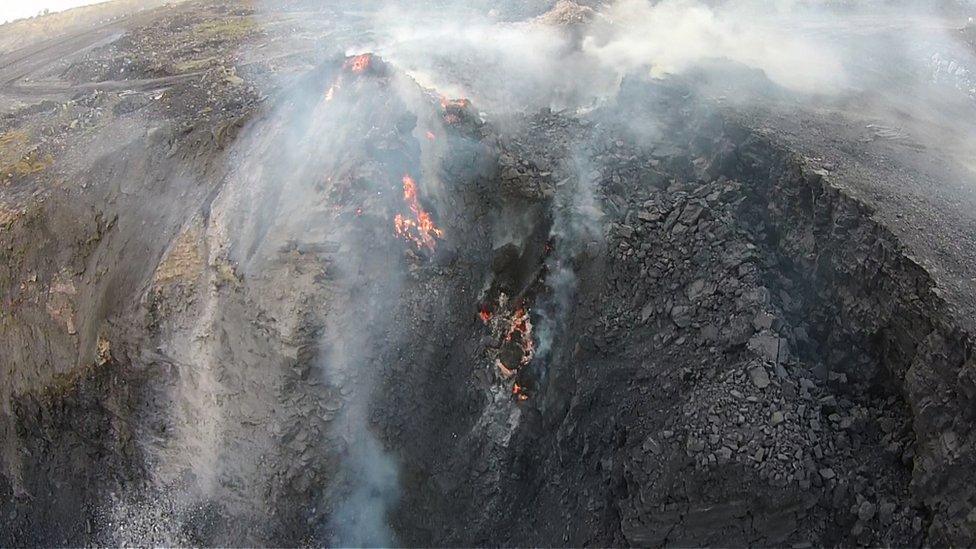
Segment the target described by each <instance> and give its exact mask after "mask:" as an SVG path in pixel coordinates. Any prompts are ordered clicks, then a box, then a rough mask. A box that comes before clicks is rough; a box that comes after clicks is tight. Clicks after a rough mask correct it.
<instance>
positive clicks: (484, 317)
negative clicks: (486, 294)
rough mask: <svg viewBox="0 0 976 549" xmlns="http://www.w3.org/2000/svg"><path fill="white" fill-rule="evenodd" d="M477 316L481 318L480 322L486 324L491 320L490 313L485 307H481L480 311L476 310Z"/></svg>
mask: <svg viewBox="0 0 976 549" xmlns="http://www.w3.org/2000/svg"><path fill="white" fill-rule="evenodd" d="M478 316H479V317H481V321H482V322H484V323H485V324H488V322H489V321H490V320H491V311H490V310H488V306H487V305H482V306H481V309H479V310H478Z"/></svg>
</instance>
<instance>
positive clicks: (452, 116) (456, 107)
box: [441, 97, 471, 125]
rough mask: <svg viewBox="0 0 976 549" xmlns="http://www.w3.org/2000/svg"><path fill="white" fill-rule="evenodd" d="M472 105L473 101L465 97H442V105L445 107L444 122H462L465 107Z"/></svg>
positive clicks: (450, 123) (449, 123)
mask: <svg viewBox="0 0 976 549" xmlns="http://www.w3.org/2000/svg"><path fill="white" fill-rule="evenodd" d="M469 106H471V101H468V100H467V99H464V98H463V97H462V98H460V99H448V98H446V97H441V107H442V108H443V109H444V123H445V124H448V125H454V124H460V123H461V120H462V118H461V115H462V113H463V111H464V110H465V109H467V108H468V107H469Z"/></svg>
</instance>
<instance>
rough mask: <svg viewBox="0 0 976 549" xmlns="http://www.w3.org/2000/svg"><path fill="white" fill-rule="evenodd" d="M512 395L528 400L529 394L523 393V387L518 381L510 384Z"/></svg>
mask: <svg viewBox="0 0 976 549" xmlns="http://www.w3.org/2000/svg"><path fill="white" fill-rule="evenodd" d="M512 396H514V397H515V398H517V399H518V400H529V395H527V394H525V389H523V388H522V386H521V385H519V384H518V383H516V384H514V385H512Z"/></svg>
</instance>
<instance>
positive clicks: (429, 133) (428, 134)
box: [427, 132, 437, 141]
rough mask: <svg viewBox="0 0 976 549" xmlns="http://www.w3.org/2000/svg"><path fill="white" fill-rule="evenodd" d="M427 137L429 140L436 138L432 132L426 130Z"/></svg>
mask: <svg viewBox="0 0 976 549" xmlns="http://www.w3.org/2000/svg"><path fill="white" fill-rule="evenodd" d="M427 139H430V140H431V141H433V140H435V139H437V136H436V135H434V132H427Z"/></svg>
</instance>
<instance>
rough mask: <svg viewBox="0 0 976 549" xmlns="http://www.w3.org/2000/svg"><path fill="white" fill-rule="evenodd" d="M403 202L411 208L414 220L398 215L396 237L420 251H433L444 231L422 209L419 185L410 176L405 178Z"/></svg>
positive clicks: (395, 224) (394, 222) (395, 222)
mask: <svg viewBox="0 0 976 549" xmlns="http://www.w3.org/2000/svg"><path fill="white" fill-rule="evenodd" d="M403 201H404V202H406V203H407V206H408V207H409V208H410V212H411V213H412V214H413V218H409V217H407V216H404V215H401V214H397V215H396V217H395V218H394V219H393V224H394V228H395V230H396V235H397V236H399V237H402V238H404V239H406V240H409V241H411V242H413V243H414V245H416V246H417V249H418V250H419V249H422V248H427V249H429V250H431V251H433V250H434V247H435V246H436V245H437V242H436V241H435V240H434V239H435V238H443V237H444V231H442V230H441V229H438V228H437V225H435V224H434V221H433V220H432V219H431V218H430V214H429V213H428V212H427V211H426V210H424V209H423V208H421V207H420V201H419V200H418V199H417V183H416V182H415V181H414V180H413V178H412V177H410V176H409V175H405V176H403Z"/></svg>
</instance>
